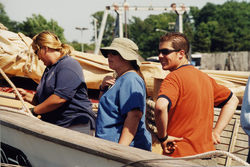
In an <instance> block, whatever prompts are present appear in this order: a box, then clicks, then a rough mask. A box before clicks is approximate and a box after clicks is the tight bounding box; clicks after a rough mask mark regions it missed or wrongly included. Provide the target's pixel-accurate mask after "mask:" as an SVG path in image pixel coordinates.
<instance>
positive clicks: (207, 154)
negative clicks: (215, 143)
mask: <svg viewBox="0 0 250 167" xmlns="http://www.w3.org/2000/svg"><path fill="white" fill-rule="evenodd" d="M218 155H225V156H228V157H230V158H232V159H234V160H235V161H237V162H239V163H241V164H243V165H244V166H250V164H249V163H247V162H245V161H243V160H242V159H240V158H238V157H236V156H235V155H233V154H231V153H229V152H226V151H222V150H216V151H209V152H206V153H202V154H197V155H192V156H187V157H179V158H172V157H170V158H162V159H146V160H140V161H135V162H132V163H129V164H126V165H124V166H122V167H126V166H130V165H134V164H137V163H140V162H151V161H159V160H190V159H203V158H208V156H210V157H212V156H218Z"/></svg>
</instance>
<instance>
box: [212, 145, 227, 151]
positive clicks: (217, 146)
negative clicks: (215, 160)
mask: <svg viewBox="0 0 250 167" xmlns="http://www.w3.org/2000/svg"><path fill="white" fill-rule="evenodd" d="M228 147H229V145H225V144H218V145H215V148H216V150H222V151H228Z"/></svg>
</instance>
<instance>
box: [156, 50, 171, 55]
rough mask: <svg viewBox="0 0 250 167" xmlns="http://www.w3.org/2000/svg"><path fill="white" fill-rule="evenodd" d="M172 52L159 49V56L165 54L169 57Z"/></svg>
mask: <svg viewBox="0 0 250 167" xmlns="http://www.w3.org/2000/svg"><path fill="white" fill-rule="evenodd" d="M170 52H171V51H170V50H168V49H158V54H161V53H162V54H164V55H167V54H169V53H170Z"/></svg>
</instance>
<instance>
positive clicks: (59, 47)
mask: <svg viewBox="0 0 250 167" xmlns="http://www.w3.org/2000/svg"><path fill="white" fill-rule="evenodd" d="M43 46H47V47H48V48H50V49H53V50H56V51H59V52H61V57H62V56H64V55H70V56H74V48H73V47H71V46H69V45H67V44H63V43H61V41H60V39H59V38H58V37H57V36H56V35H55V34H54V33H52V32H49V31H43V32H41V33H39V34H37V35H36V36H34V37H33V42H32V44H31V47H32V49H33V50H34V51H37V50H40V49H41V48H42V47H43Z"/></svg>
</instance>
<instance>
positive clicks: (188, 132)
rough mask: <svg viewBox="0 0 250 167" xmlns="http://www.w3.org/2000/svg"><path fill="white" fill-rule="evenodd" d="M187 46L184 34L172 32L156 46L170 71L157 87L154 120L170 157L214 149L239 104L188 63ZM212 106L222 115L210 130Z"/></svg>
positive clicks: (226, 90)
mask: <svg viewBox="0 0 250 167" xmlns="http://www.w3.org/2000/svg"><path fill="white" fill-rule="evenodd" d="M189 46H190V44H189V41H188V39H187V37H186V36H185V35H184V34H182V33H177V32H174V33H167V34H165V35H163V36H162V37H161V38H160V43H159V49H158V53H159V60H160V62H161V65H162V69H163V70H169V71H170V73H169V74H168V75H167V76H166V78H165V79H164V81H163V82H162V84H161V87H160V92H159V94H158V99H157V101H156V105H155V123H156V127H157V130H158V139H159V141H160V142H161V146H162V149H163V154H165V155H169V156H171V157H185V156H191V155H195V154H200V153H204V152H208V151H213V150H215V147H214V144H217V143H220V134H221V132H222V130H223V129H224V128H225V127H226V125H227V124H228V123H229V121H230V120H231V118H232V116H233V114H234V111H235V110H236V107H237V105H238V103H239V100H238V98H237V97H236V96H235V95H234V94H233V93H232V92H231V91H230V90H229V89H228V88H226V87H225V86H223V85H220V84H217V83H216V82H215V80H214V79H213V78H211V77H209V76H208V75H207V74H205V73H203V72H202V71H200V70H198V69H196V68H195V67H193V66H192V65H190V64H189V62H188V53H189ZM214 106H216V107H221V114H220V117H219V119H218V121H217V124H216V126H215V127H214V129H213V119H214ZM177 146H178V147H177ZM195 162H196V163H199V164H200V165H211V163H210V164H208V163H207V162H205V161H203V160H201V161H200V162H197V161H195ZM213 162H214V160H212V164H213ZM215 163H216V162H215ZM213 165H215V164H213Z"/></svg>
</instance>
